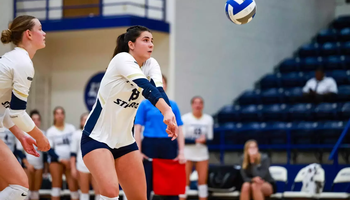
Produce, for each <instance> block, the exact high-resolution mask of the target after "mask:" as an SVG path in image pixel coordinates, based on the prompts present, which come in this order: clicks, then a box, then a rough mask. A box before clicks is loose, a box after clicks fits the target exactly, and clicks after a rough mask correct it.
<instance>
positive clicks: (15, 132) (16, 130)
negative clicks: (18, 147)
mask: <svg viewBox="0 0 350 200" xmlns="http://www.w3.org/2000/svg"><path fill="white" fill-rule="evenodd" d="M9 130H10V131H11V132H12V134H13V135H14V136H15V137H16V138H17V139H18V140H19V141H23V138H24V137H25V136H26V135H25V133H24V132H23V131H22V130H21V129H19V128H18V126H16V125H14V126H12V127H11V128H9Z"/></svg>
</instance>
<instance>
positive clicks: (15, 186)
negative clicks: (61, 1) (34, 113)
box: [0, 15, 50, 200]
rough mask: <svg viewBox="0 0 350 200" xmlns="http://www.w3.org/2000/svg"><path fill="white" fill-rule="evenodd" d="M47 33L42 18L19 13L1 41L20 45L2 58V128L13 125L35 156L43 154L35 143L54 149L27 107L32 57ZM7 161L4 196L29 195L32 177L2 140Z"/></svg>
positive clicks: (1, 155) (4, 199) (1, 157)
mask: <svg viewBox="0 0 350 200" xmlns="http://www.w3.org/2000/svg"><path fill="white" fill-rule="evenodd" d="M45 35H46V34H45V32H44V31H43V30H42V27H41V23H40V21H39V20H38V19H36V18H35V17H33V16H28V15H22V16H18V17H16V18H15V19H14V20H13V21H12V23H11V24H10V25H9V27H8V29H7V30H3V31H2V33H1V42H2V43H3V44H7V43H10V42H12V43H13V44H14V45H15V46H16V48H15V49H14V50H12V51H10V52H7V53H5V54H4V55H3V56H2V57H1V58H0V103H1V105H0V129H3V127H5V128H7V129H9V130H10V131H11V132H12V133H13V134H14V135H15V136H16V138H17V139H18V140H19V141H20V142H21V144H22V146H23V148H24V150H25V151H26V152H27V153H29V154H32V155H34V156H39V154H38V152H36V151H35V148H34V146H33V145H36V146H37V147H38V150H40V151H47V150H49V149H50V144H49V141H48V140H47V138H46V137H45V136H44V134H43V133H42V132H41V131H40V130H39V128H38V127H36V126H35V124H34V122H33V120H32V119H31V118H30V117H29V115H28V114H27V113H26V111H25V110H26V107H27V98H28V93H29V88H30V85H31V82H32V80H33V78H34V67H33V63H32V60H31V59H32V58H33V57H34V55H35V53H36V51H37V50H39V49H42V48H44V47H45ZM24 132H27V133H28V134H29V135H30V136H32V137H33V138H34V139H35V140H33V138H32V137H29V136H28V135H26V134H25V133H24ZM4 162H6V165H0V175H1V178H2V180H3V182H6V183H7V187H6V188H5V189H4V190H2V191H1V192H0V199H1V200H23V199H25V198H26V197H27V196H28V187H29V185H28V177H27V175H26V173H25V172H24V170H23V168H22V166H21V165H20V164H19V163H18V161H17V160H16V158H15V157H14V156H13V153H12V152H11V151H10V149H9V148H8V147H7V146H6V144H5V143H4V142H2V141H0V163H4Z"/></svg>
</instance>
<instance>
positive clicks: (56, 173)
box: [50, 162, 63, 188]
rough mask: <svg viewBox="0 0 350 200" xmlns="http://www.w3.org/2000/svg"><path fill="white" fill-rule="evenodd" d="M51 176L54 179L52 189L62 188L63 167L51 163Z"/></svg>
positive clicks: (59, 164) (57, 163) (56, 163)
mask: <svg viewBox="0 0 350 200" xmlns="http://www.w3.org/2000/svg"><path fill="white" fill-rule="evenodd" d="M50 174H51V177H52V187H58V188H61V186H62V174H63V165H62V164H61V163H59V162H52V163H50Z"/></svg>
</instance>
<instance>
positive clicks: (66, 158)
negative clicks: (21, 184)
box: [47, 106, 79, 200]
mask: <svg viewBox="0 0 350 200" xmlns="http://www.w3.org/2000/svg"><path fill="white" fill-rule="evenodd" d="M53 115H54V122H53V123H54V124H53V126H51V127H50V128H49V129H48V130H47V138H48V139H49V141H50V145H51V149H50V150H49V152H48V154H49V163H50V173H51V177H52V189H51V199H52V200H59V199H60V197H61V187H62V175H63V174H64V175H65V177H66V180H67V183H68V187H69V190H70V196H71V199H72V200H77V199H79V193H78V183H77V182H76V180H75V179H74V178H73V177H72V176H71V170H70V142H71V140H72V135H73V133H74V131H75V128H74V126H73V125H71V124H68V123H65V111H64V109H63V108H62V107H60V106H58V107H56V108H55V109H54V111H53Z"/></svg>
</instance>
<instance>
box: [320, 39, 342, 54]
mask: <svg viewBox="0 0 350 200" xmlns="http://www.w3.org/2000/svg"><path fill="white" fill-rule="evenodd" d="M339 53H340V52H339V47H338V44H337V43H330V42H327V43H324V44H323V45H322V46H321V55H322V56H331V55H338V54H339Z"/></svg>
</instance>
